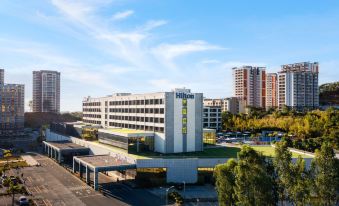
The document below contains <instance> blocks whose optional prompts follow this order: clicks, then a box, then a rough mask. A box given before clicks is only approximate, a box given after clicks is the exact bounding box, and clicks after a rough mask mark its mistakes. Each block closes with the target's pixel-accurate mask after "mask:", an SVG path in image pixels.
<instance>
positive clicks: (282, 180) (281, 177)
mask: <svg viewBox="0 0 339 206" xmlns="http://www.w3.org/2000/svg"><path fill="white" fill-rule="evenodd" d="M275 155H276V156H275V159H274V166H275V169H276V172H277V175H278V178H277V182H278V191H279V199H280V200H281V201H282V202H283V201H286V200H287V201H288V196H289V195H288V192H289V188H290V187H291V186H292V184H293V182H292V177H291V175H292V171H291V170H292V168H291V160H292V153H291V152H290V151H288V143H287V142H285V141H282V142H277V143H276V144H275Z"/></svg>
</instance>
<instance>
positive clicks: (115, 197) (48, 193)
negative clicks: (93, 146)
mask: <svg viewBox="0 0 339 206" xmlns="http://www.w3.org/2000/svg"><path fill="white" fill-rule="evenodd" d="M33 158H34V159H35V160H37V161H38V162H39V163H40V164H41V166H40V167H26V168H23V169H21V172H23V173H24V179H25V184H26V186H27V189H28V191H29V192H30V193H31V194H32V195H33V199H34V200H35V201H36V203H37V205H38V206H51V205H53V206H59V205H60V206H72V205H74V206H84V205H88V206H89V205H91V206H93V205H96V206H100V205H105V206H106V205H117V206H120V205H145V206H147V205H152V206H153V205H160V203H161V202H160V201H161V200H160V199H159V198H158V197H156V196H154V195H152V194H150V193H149V192H148V191H147V190H142V189H133V188H130V187H128V186H126V185H123V184H118V183H112V182H111V181H112V180H111V179H110V178H109V177H106V176H105V175H100V177H99V182H100V181H101V182H103V184H101V185H100V187H101V188H102V189H103V191H104V193H105V195H103V194H101V193H99V192H97V191H94V189H92V188H91V187H90V186H88V185H86V184H85V183H84V182H82V181H81V180H80V179H78V178H77V177H76V176H74V175H73V174H72V173H70V172H69V171H67V170H66V169H65V168H63V167H61V166H60V165H58V164H57V163H56V162H54V161H53V160H51V159H49V158H47V157H45V156H43V155H39V154H37V155H36V156H33ZM108 182H110V183H108Z"/></svg>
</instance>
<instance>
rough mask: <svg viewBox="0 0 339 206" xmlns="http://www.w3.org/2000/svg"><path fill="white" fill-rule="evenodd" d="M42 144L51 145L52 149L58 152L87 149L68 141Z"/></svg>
mask: <svg viewBox="0 0 339 206" xmlns="http://www.w3.org/2000/svg"><path fill="white" fill-rule="evenodd" d="M44 143H46V144H49V145H51V146H52V147H54V148H57V149H59V150H71V149H87V150H89V148H87V147H84V146H81V145H78V144H75V143H73V142H70V141H58V142H47V141H44Z"/></svg>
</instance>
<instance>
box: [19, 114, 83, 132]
mask: <svg viewBox="0 0 339 206" xmlns="http://www.w3.org/2000/svg"><path fill="white" fill-rule="evenodd" d="M79 120H81V114H80V113H74V114H73V113H64V114H56V113H49V112H26V113H25V127H30V128H39V127H41V126H42V125H45V124H50V123H52V122H76V121H79Z"/></svg>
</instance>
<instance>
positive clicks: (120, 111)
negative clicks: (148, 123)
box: [109, 108, 165, 114]
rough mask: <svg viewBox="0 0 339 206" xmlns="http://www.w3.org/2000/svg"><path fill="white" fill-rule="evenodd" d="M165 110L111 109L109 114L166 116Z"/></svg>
mask: <svg viewBox="0 0 339 206" xmlns="http://www.w3.org/2000/svg"><path fill="white" fill-rule="evenodd" d="M164 111H165V110H164V108H110V109H109V112H118V113H145V114H164Z"/></svg>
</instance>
